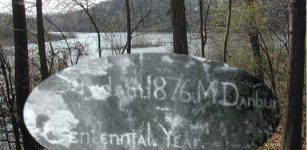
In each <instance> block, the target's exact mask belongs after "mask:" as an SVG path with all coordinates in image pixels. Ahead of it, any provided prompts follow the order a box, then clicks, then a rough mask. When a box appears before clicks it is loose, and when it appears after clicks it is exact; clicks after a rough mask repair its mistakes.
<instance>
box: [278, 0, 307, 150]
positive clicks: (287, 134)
mask: <svg viewBox="0 0 307 150" xmlns="http://www.w3.org/2000/svg"><path fill="white" fill-rule="evenodd" d="M290 5H291V8H290V10H291V11H290V23H289V26H290V37H289V39H290V40H289V48H290V57H289V63H290V64H289V67H290V68H289V81H288V82H289V83H288V104H287V105H286V106H287V107H286V123H285V126H284V133H283V141H282V149H283V150H300V149H302V145H301V143H302V117H303V116H302V111H303V110H302V107H303V91H304V90H303V89H304V63H305V57H306V49H305V33H306V1H305V0H291V1H290Z"/></svg>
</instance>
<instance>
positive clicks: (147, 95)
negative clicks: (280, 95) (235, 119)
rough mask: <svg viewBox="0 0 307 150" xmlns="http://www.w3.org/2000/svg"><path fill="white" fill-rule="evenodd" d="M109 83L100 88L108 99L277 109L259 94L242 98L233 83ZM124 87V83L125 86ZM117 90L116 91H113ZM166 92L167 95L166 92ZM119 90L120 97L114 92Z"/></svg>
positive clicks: (165, 79)
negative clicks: (122, 97)
mask: <svg viewBox="0 0 307 150" xmlns="http://www.w3.org/2000/svg"><path fill="white" fill-rule="evenodd" d="M108 79H109V81H108V83H107V84H106V85H103V86H101V88H104V89H108V91H107V92H108V95H109V96H122V95H125V96H127V97H131V98H138V99H143V100H156V101H173V102H182V103H194V104H199V103H209V104H217V105H221V106H225V107H236V106H239V107H256V108H268V109H269V108H271V109H276V108H277V104H276V100H275V99H271V98H269V99H263V98H260V97H259V92H258V90H255V91H254V93H255V94H254V95H253V96H250V97H246V96H241V95H240V92H239V90H238V87H237V85H236V84H235V83H233V82H219V81H218V80H213V81H210V82H209V83H207V84H205V83H204V82H203V81H201V80H194V79H181V78H173V77H163V76H157V77H154V76H151V75H149V76H147V77H146V78H145V80H144V81H145V83H141V81H138V80H137V79H135V78H132V79H126V80H128V81H130V80H131V81H134V84H133V85H132V86H131V85H125V84H123V85H112V83H113V82H112V77H111V76H108ZM123 83H125V82H123ZM114 88H115V89H114ZM166 89H167V91H166ZM116 90H120V91H121V92H120V93H116V92H114V91H116Z"/></svg>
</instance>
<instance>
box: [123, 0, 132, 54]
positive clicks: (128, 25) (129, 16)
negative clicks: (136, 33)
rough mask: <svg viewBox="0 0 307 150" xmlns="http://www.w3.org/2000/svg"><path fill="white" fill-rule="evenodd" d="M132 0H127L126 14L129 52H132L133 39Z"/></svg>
mask: <svg viewBox="0 0 307 150" xmlns="http://www.w3.org/2000/svg"><path fill="white" fill-rule="evenodd" d="M129 2H130V1H129V0H125V4H126V15H127V53H128V54H130V53H131V40H132V37H131V36H132V35H131V34H132V32H131V15H130V3H129Z"/></svg>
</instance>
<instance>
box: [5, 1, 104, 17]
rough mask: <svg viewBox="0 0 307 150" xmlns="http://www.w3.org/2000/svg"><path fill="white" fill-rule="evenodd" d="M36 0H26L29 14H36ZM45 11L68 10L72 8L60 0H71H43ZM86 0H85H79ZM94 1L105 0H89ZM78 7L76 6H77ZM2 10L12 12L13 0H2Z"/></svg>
mask: <svg viewBox="0 0 307 150" xmlns="http://www.w3.org/2000/svg"><path fill="white" fill-rule="evenodd" d="M35 1H36V0H25V6H26V10H27V14H35V11H36V10H35ZM42 1H43V12H44V13H57V12H60V11H68V10H69V9H71V7H70V8H67V7H64V6H59V1H62V2H65V3H68V2H69V1H70V0H42ZM79 1H85V0H79ZM89 1H91V2H92V3H99V2H101V1H104V0H89ZM75 9H76V8H75ZM0 12H12V0H0Z"/></svg>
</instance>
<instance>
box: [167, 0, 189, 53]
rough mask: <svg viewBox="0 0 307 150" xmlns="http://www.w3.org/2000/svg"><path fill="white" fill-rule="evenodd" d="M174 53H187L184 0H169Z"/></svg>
mask: <svg viewBox="0 0 307 150" xmlns="http://www.w3.org/2000/svg"><path fill="white" fill-rule="evenodd" d="M171 12H172V27H173V48H174V53H179V54H186V55H188V54H189V51H188V40H187V20H186V15H185V4H184V0H171Z"/></svg>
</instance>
